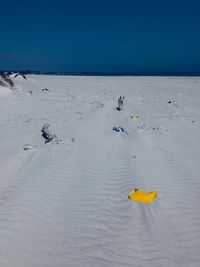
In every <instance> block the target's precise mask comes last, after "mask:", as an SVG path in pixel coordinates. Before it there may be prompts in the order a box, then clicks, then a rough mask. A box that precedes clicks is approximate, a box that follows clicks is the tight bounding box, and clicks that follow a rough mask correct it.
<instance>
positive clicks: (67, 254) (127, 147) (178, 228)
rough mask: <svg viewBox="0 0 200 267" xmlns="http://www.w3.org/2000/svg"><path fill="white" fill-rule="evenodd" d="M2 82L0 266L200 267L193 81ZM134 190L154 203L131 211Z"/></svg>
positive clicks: (198, 124)
mask: <svg viewBox="0 0 200 267" xmlns="http://www.w3.org/2000/svg"><path fill="white" fill-rule="evenodd" d="M13 81H14V82H15V87H16V89H15V90H14V91H11V90H10V89H8V88H3V87H1V88H0V111H1V112H0V128H1V131H0V148H1V149H0V170H1V171H0V266H1V267H66V266H70V267H72V266H76V267H78V266H81V267H89V266H91V267H92V266H93V267H94V266H95V267H98V266H99V267H103V266H105V267H108V266H109V267H110V266H114V267H118V266H120V267H125V266H130V267H139V266H140V267H146V266H149V267H150V266H151V267H158V266H159V267H199V266H200V202H199V196H200V142H199V138H200V77H94V76H91V77H87V76H48V75H27V80H25V79H23V78H22V77H21V76H18V77H16V78H15V79H13ZM45 88H46V89H48V90H42V89H45ZM30 91H32V93H30ZM119 96H125V99H124V109H123V110H121V111H118V110H117V109H116V108H117V99H118V97H119ZM131 116H139V118H131ZM44 123H49V125H50V127H49V129H50V131H51V132H52V133H53V134H55V135H56V136H57V138H58V139H59V143H58V144H57V143H56V142H55V140H52V141H51V142H49V143H47V144H45V143H44V141H45V140H44V138H43V137H42V136H41V128H42V126H43V125H44ZM119 126H120V127H123V128H124V129H125V131H124V132H116V131H113V127H119ZM26 144H28V145H29V146H30V147H31V148H30V149H28V150H24V145H26ZM134 188H140V189H142V190H144V191H146V192H149V191H156V192H157V194H158V197H157V198H156V199H155V200H154V201H153V202H152V203H151V204H142V203H139V202H135V201H132V200H130V199H129V198H128V193H129V192H130V191H131V190H132V189H134Z"/></svg>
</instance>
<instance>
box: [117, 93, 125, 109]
mask: <svg viewBox="0 0 200 267" xmlns="http://www.w3.org/2000/svg"><path fill="white" fill-rule="evenodd" d="M123 108H124V96H123V97H122V96H120V97H119V98H118V110H121V109H123Z"/></svg>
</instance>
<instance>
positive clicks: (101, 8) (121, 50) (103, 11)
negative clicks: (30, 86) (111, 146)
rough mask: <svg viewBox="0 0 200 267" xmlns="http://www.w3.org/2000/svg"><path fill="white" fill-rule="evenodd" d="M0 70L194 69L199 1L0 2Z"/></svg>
mask: <svg viewBox="0 0 200 267" xmlns="http://www.w3.org/2000/svg"><path fill="white" fill-rule="evenodd" d="M0 8H1V16H0V23H1V26H2V28H1V39H0V70H13V69H15V70H23V69H29V70H41V71H72V72H81V71H82V72H177V71H179V72H200V1H195V0H190V1H185V0H182V1H179V0H177V1H175V0H174V1H171V0H169V1H162V0H160V1H157V0H155V1H154V0H151V1H150V0H140V1H139V0H137V1H135V0H122V1H118V0H110V1H109V0H107V1H106V0H101V1H99V0H73V1H68V0H65V1H64V0H63V1H61V0H57V1H42V0H41V1H39V0H35V1H20V0H19V1H4V2H1V7H0Z"/></svg>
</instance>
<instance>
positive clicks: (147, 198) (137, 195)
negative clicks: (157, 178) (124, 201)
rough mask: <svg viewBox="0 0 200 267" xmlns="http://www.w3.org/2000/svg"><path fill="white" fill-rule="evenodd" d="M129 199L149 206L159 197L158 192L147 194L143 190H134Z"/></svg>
mask: <svg viewBox="0 0 200 267" xmlns="http://www.w3.org/2000/svg"><path fill="white" fill-rule="evenodd" d="M128 197H129V198H130V199H132V200H135V201H138V202H142V203H145V204H148V203H151V202H152V201H153V200H154V199H155V198H156V197H157V192H155V191H153V192H149V193H146V192H144V191H142V190H141V189H133V190H132V191H131V192H130V193H129V194H128Z"/></svg>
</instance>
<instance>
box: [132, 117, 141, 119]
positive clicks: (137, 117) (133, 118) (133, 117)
mask: <svg viewBox="0 0 200 267" xmlns="http://www.w3.org/2000/svg"><path fill="white" fill-rule="evenodd" d="M139 117H140V116H131V118H132V119H138V118H139Z"/></svg>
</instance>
